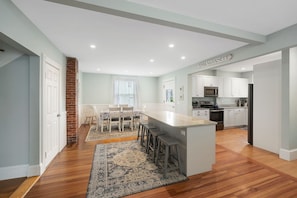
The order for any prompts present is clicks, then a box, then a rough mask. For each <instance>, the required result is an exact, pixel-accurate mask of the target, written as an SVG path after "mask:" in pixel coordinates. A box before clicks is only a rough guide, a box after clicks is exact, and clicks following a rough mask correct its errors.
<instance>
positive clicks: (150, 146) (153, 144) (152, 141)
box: [146, 129, 165, 162]
mask: <svg viewBox="0 0 297 198" xmlns="http://www.w3.org/2000/svg"><path fill="white" fill-rule="evenodd" d="M164 134H165V132H164V131H160V130H159V129H150V130H148V135H147V138H148V139H147V147H146V153H147V154H149V152H150V151H152V152H153V162H155V160H156V153H157V141H158V139H157V138H158V137H159V136H160V135H164Z"/></svg>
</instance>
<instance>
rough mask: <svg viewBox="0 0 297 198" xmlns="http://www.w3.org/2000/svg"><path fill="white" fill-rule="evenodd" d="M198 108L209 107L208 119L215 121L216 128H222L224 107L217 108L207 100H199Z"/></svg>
mask: <svg viewBox="0 0 297 198" xmlns="http://www.w3.org/2000/svg"><path fill="white" fill-rule="evenodd" d="M200 108H208V109H209V119H210V120H211V121H215V122H217V125H216V130H217V131H219V130H224V108H219V107H218V106H217V105H214V104H213V103H212V102H209V101H200Z"/></svg>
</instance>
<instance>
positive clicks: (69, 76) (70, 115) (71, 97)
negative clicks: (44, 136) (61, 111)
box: [66, 57, 78, 144]
mask: <svg viewBox="0 0 297 198" xmlns="http://www.w3.org/2000/svg"><path fill="white" fill-rule="evenodd" d="M77 74H78V61H77V59H76V58H69V57H68V58H67V70H66V111H67V144H72V143H76V142H77V131H78V82H77V79H76V76H77Z"/></svg>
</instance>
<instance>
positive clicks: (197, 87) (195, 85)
mask: <svg viewBox="0 0 297 198" xmlns="http://www.w3.org/2000/svg"><path fill="white" fill-rule="evenodd" d="M192 97H204V81H203V78H201V77H200V76H192Z"/></svg>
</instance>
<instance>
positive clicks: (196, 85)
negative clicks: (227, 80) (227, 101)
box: [192, 75, 223, 97]
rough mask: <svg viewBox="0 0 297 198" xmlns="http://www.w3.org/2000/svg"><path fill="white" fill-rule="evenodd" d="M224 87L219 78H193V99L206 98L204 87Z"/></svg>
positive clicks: (197, 76) (196, 76)
mask: <svg viewBox="0 0 297 198" xmlns="http://www.w3.org/2000/svg"><path fill="white" fill-rule="evenodd" d="M222 86H223V83H222V80H221V78H220V77H217V76H204V75H194V76H192V97H204V87H219V96H220V87H222Z"/></svg>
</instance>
